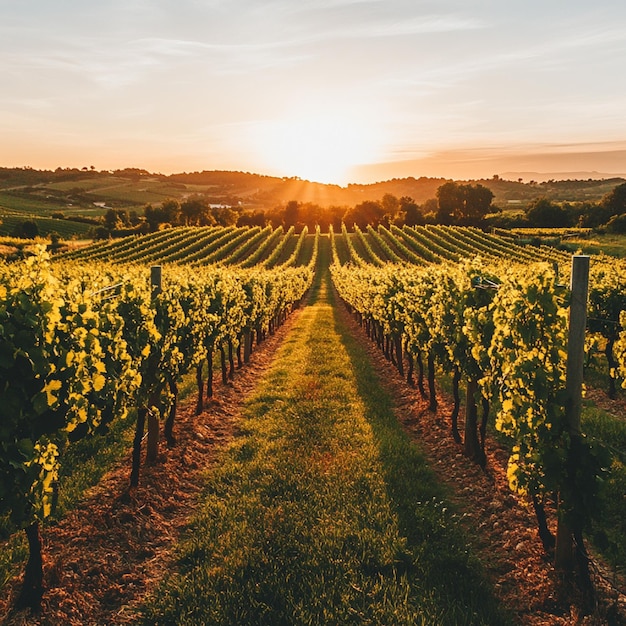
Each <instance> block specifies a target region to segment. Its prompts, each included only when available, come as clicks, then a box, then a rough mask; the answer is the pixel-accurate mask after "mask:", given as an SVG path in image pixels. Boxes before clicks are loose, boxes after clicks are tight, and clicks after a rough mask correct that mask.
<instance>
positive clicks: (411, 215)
mask: <svg viewBox="0 0 626 626" xmlns="http://www.w3.org/2000/svg"><path fill="white" fill-rule="evenodd" d="M400 211H401V213H403V216H404V217H403V220H404V223H405V224H406V225H407V226H421V225H422V224H425V222H426V220H425V219H424V216H423V215H422V212H421V211H420V208H419V207H418V206H417V203H416V202H415V200H413V198H411V197H409V196H402V198H400Z"/></svg>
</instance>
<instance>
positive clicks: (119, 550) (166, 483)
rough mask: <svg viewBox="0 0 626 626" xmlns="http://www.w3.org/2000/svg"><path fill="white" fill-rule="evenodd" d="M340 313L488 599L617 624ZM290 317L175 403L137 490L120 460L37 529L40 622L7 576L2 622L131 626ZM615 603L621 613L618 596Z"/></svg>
mask: <svg viewBox="0 0 626 626" xmlns="http://www.w3.org/2000/svg"><path fill="white" fill-rule="evenodd" d="M341 311H342V313H341V314H342V315H344V316H345V321H346V324H348V325H349V327H351V328H352V330H353V332H354V335H355V336H356V337H357V339H358V340H359V341H360V342H361V343H362V345H363V346H364V347H365V349H366V350H367V352H368V353H369V355H370V357H371V359H372V360H373V362H374V364H375V366H376V368H377V370H378V371H379V372H380V375H381V379H382V380H383V382H384V384H385V385H386V386H387V388H388V391H389V393H390V394H391V395H392V396H393V398H395V402H396V406H397V415H398V419H399V420H400V422H401V423H402V424H403V426H404V428H405V429H406V431H407V432H408V433H409V434H410V436H411V437H413V438H414V439H415V440H416V441H417V442H418V443H419V444H420V446H421V448H422V449H423V450H424V452H425V454H426V456H427V457H428V459H429V462H430V464H431V466H432V468H433V469H434V471H435V472H436V474H437V476H438V478H439V479H440V480H441V481H442V482H443V483H444V484H446V485H447V486H448V488H449V492H450V499H451V500H452V501H453V503H454V506H455V507H456V509H457V510H458V511H459V514H460V515H461V516H462V524H463V525H464V528H465V529H466V531H467V535H468V537H469V538H470V540H471V542H472V544H473V546H474V549H475V552H476V553H477V555H478V557H479V558H480V560H481V561H482V563H483V565H484V568H485V571H486V572H487V575H488V577H489V578H490V579H491V580H492V582H493V585H494V589H495V591H496V594H497V595H498V597H499V599H500V600H501V602H502V604H503V605H504V606H506V607H508V608H509V609H510V611H511V612H512V614H513V615H514V616H515V618H516V621H517V622H518V623H519V624H524V625H531V626H540V625H541V626H543V625H546V626H547V625H558V624H621V623H626V622H625V621H621V620H620V618H619V617H617V618H616V621H613V620H612V619H610V618H609V617H607V615H610V613H607V607H609V605H610V603H611V601H613V599H614V594H613V596H611V594H610V590H609V589H608V588H606V587H605V586H601V594H600V595H601V602H600V604H599V607H598V610H597V611H596V614H595V615H592V616H583V615H581V614H580V611H579V610H578V608H577V602H578V599H577V597H576V594H575V593H574V592H573V591H572V589H571V588H569V587H568V586H567V585H565V584H564V583H563V581H562V580H561V578H560V577H559V576H558V575H557V573H556V572H555V570H554V568H553V567H552V565H551V562H550V559H549V558H548V557H547V556H546V555H545V553H544V551H543V548H542V545H541V542H540V540H539V538H538V535H537V531H536V522H535V518H534V514H533V512H532V510H531V509H530V508H529V507H527V506H525V505H524V503H523V502H520V501H519V500H518V498H517V497H515V496H514V495H513V494H511V492H510V491H509V488H508V485H507V481H506V460H507V455H506V452H505V451H504V450H503V449H501V448H500V447H498V446H497V445H495V443H494V442H493V441H489V442H488V446H487V447H488V452H487V457H488V460H487V469H486V471H483V470H481V469H480V468H479V467H477V466H476V465H474V464H472V463H471V462H470V461H469V460H468V459H467V458H466V457H465V456H464V455H463V452H462V447H461V446H460V445H459V444H456V443H455V442H454V441H453V439H452V437H451V436H450V426H449V418H448V416H449V415H450V413H451V403H450V401H449V399H448V400H446V399H445V398H440V406H439V410H438V412H437V413H436V414H433V413H431V412H429V411H428V408H427V402H426V401H424V400H423V399H422V398H421V397H420V395H419V393H418V391H417V390H416V389H414V388H411V387H410V386H408V385H407V384H406V383H405V382H404V381H403V380H402V379H401V378H400V376H399V374H398V373H397V371H396V370H395V368H393V366H392V365H391V364H390V363H389V362H388V361H387V360H386V359H385V358H384V357H383V355H382V354H381V353H380V351H379V350H378V349H377V348H376V347H375V346H374V345H373V344H372V343H370V342H369V340H368V339H367V338H366V336H365V334H364V332H363V330H362V329H360V328H359V327H358V325H357V324H356V323H355V322H354V321H353V320H352V318H351V317H350V316H349V315H348V314H347V312H345V311H344V309H343V308H342V307H341ZM297 315H298V312H297V311H296V313H295V314H293V315H292V316H291V317H290V318H289V319H288V320H287V322H286V324H285V325H283V326H282V327H281V328H280V329H279V330H278V332H277V333H276V334H275V335H274V336H272V337H269V338H268V339H267V340H266V341H265V342H264V343H262V344H261V346H259V347H258V348H257V349H256V350H255V352H254V353H253V355H252V358H251V361H250V363H249V364H247V365H246V366H245V367H244V368H243V369H241V370H239V371H237V373H236V376H235V379H234V381H233V382H232V383H229V384H228V385H226V386H222V385H219V384H218V385H216V389H215V399H213V400H212V401H211V402H210V403H209V404H208V406H206V408H205V411H204V412H203V413H202V414H200V415H199V416H196V415H195V400H194V398H190V399H189V400H188V401H186V402H184V403H182V406H181V407H180V409H179V413H178V416H177V422H176V426H175V435H176V436H177V438H178V445H177V446H176V447H174V448H172V449H166V448H165V445H164V443H162V446H163V448H162V454H161V457H160V459H159V462H158V463H157V464H155V465H153V466H151V467H144V468H142V474H141V477H140V486H139V487H138V488H136V489H133V490H130V489H129V487H128V482H129V473H130V455H129V458H127V459H125V460H124V461H123V462H122V464H121V465H120V466H119V467H118V468H116V469H115V470H113V471H112V472H111V473H110V474H108V475H107V476H106V478H105V479H104V480H103V481H102V482H101V483H100V484H99V485H98V486H97V487H96V488H94V489H93V490H92V492H91V493H90V494H88V496H87V497H86V499H85V501H84V502H83V504H82V506H80V507H79V508H78V509H77V510H76V511H74V512H73V513H71V514H70V515H68V516H67V517H66V518H65V519H64V520H62V521H61V522H60V523H58V524H57V525H55V526H51V527H46V528H45V529H44V531H43V533H42V535H43V540H44V549H43V551H44V570H45V593H44V600H43V607H42V612H41V615H39V616H33V615H30V614H29V613H27V612H24V611H23V612H19V613H16V612H12V611H11V610H10V606H11V602H12V600H13V599H14V597H15V595H16V593H17V590H18V585H19V582H20V581H19V580H18V579H16V580H15V581H13V584H10V585H9V586H8V588H5V591H6V592H7V593H6V594H4V597H3V598H0V619H2V621H1V623H2V624H5V625H7V626H16V625H26V624H28V625H35V626H37V625H41V626H61V625H63V626H79V625H80V626H87V625H89V626H91V625H93V626H96V625H98V626H99V625H105V624H106V625H108V624H120V625H123V624H130V623H132V622H133V621H134V619H135V618H136V616H137V608H138V607H139V606H140V605H141V603H142V602H143V601H144V599H145V597H146V595H147V594H149V593H150V592H151V591H153V590H154V589H155V588H156V585H157V584H158V582H159V581H160V580H161V578H162V577H163V575H164V573H165V572H167V571H170V570H171V569H172V568H173V567H174V559H175V555H174V553H173V550H174V547H175V544H176V541H177V540H178V539H179V538H180V537H181V534H182V532H183V531H184V529H185V526H186V523H187V522H188V520H189V518H190V517H191V515H192V514H193V512H194V507H195V503H196V501H197V498H198V495H199V492H200V488H201V484H202V483H201V480H200V477H201V474H202V472H203V471H205V469H206V467H207V464H209V465H210V464H211V463H212V462H215V460H216V458H217V456H218V454H219V452H220V451H221V450H222V449H223V448H224V446H225V445H226V444H227V443H228V441H230V440H231V439H232V438H233V437H234V436H236V422H237V417H238V415H239V414H240V411H241V407H242V404H243V402H244V401H245V399H246V397H247V396H248V395H249V394H250V393H251V392H252V391H253V389H254V388H255V386H256V384H257V382H258V379H259V376H261V375H263V373H264V372H265V371H266V370H267V368H268V367H269V364H270V363H271V360H272V357H273V355H274V353H275V351H276V349H277V347H278V346H279V345H280V343H281V342H282V340H283V339H284V337H285V336H286V335H287V334H288V333H289V330H290V328H291V326H292V324H293V322H294V321H295V319H296V317H297ZM460 427H461V429H462V422H461V424H460ZM620 603H621V609H622V610H621V613H622V614H624V613H626V610H625V607H626V604H625V599H624V597H623V596H622V597H621V599H620Z"/></svg>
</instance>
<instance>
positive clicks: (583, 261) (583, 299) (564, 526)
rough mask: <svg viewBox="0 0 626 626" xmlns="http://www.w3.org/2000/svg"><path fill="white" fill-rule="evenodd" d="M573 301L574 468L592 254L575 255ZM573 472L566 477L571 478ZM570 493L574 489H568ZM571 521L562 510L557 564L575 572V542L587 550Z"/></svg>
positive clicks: (569, 379) (569, 385)
mask: <svg viewBox="0 0 626 626" xmlns="http://www.w3.org/2000/svg"><path fill="white" fill-rule="evenodd" d="M570 289H571V301H570V307H569V331H568V340H567V367H566V383H565V391H566V400H565V419H566V422H567V430H568V433H569V437H570V446H569V450H568V455H569V458H568V460H567V467H568V468H571V469H575V467H576V464H577V461H578V459H577V458H575V457H576V451H577V450H579V449H580V442H581V433H580V415H581V410H582V386H583V365H584V358H585V328H586V325H587V295H588V292H589V256H586V255H574V256H573V257H572V273H571V281H570ZM571 473H572V472H568V474H570V475H569V476H568V477H567V480H572V476H571ZM567 491H568V493H572V492H575V489H571V488H569V489H567ZM574 504H575V503H574V502H562V501H561V502H559V508H561V507H562V506H566V507H567V508H568V509H569V510H570V511H571V510H572V508H574V509H576V507H575V506H574ZM572 517H573V519H572V518H570V520H566V519H564V515H563V511H562V510H561V511H560V514H559V519H558V526H557V537H556V550H555V566H556V567H557V569H560V570H563V571H570V572H571V571H573V569H574V566H575V551H574V541H575V540H576V544H577V546H576V551H580V550H584V547H583V546H582V545H580V543H581V542H582V528H580V527H578V528H577V526H579V524H578V521H577V520H576V513H575V514H574V515H573V516H572Z"/></svg>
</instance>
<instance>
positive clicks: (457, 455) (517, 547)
mask: <svg viewBox="0 0 626 626" xmlns="http://www.w3.org/2000/svg"><path fill="white" fill-rule="evenodd" d="M341 310H342V313H341V314H342V316H343V317H344V320H345V322H346V324H348V325H349V326H350V327H351V328H352V330H353V334H354V336H355V337H357V338H358V340H359V342H360V343H361V344H362V346H363V347H364V348H365V350H366V351H367V352H368V354H369V356H370V358H371V359H372V361H373V363H374V364H375V366H376V368H377V371H378V372H379V373H380V378H381V380H382V383H383V385H384V386H385V387H386V388H387V390H388V392H389V393H390V394H391V395H392V397H393V398H394V399H395V405H396V414H397V417H398V420H399V421H400V423H401V424H402V425H403V427H404V429H405V430H406V432H408V433H409V435H410V436H411V437H412V438H413V439H414V440H415V441H416V442H417V443H418V444H419V445H420V448H421V449H422V450H423V452H424V453H425V455H426V457H427V458H428V460H429V463H430V466H431V467H432V469H433V470H434V472H435V474H436V475H437V478H438V479H439V480H440V481H441V482H442V483H443V484H445V485H446V486H447V487H448V488H449V491H450V494H451V495H450V499H451V500H452V502H453V503H454V505H455V508H456V510H457V511H458V512H459V515H460V516H461V521H462V525H463V527H464V528H465V529H466V531H467V535H468V539H469V541H470V542H471V544H472V546H473V548H474V551H475V553H476V554H477V556H478V558H479V559H480V561H481V562H482V564H483V566H484V569H485V571H486V573H487V575H488V577H489V579H490V580H491V581H492V583H493V585H494V589H495V592H496V594H497V596H498V598H499V599H500V601H501V602H502V604H503V606H505V607H507V608H508V609H509V610H510V611H511V612H512V613H513V615H514V618H515V620H516V621H517V622H518V623H519V624H523V625H524V626H526V625H529V626H548V625H560V624H567V625H572V624H587V625H591V624H593V625H596V624H597V625H600V624H607V625H609V624H626V596H624V594H619V593H617V592H616V591H615V590H614V589H613V588H612V586H611V585H610V584H609V583H608V582H607V581H605V580H604V578H603V577H602V576H600V575H599V571H596V572H595V576H594V583H595V585H596V588H597V590H598V592H597V596H598V597H597V602H596V604H597V606H596V609H595V611H594V612H593V614H592V615H585V614H583V612H582V611H581V610H580V608H579V607H580V606H581V604H582V603H581V598H580V597H579V594H578V593H577V592H576V590H575V589H574V588H573V587H572V586H571V585H570V584H567V583H566V582H565V580H564V578H563V577H562V576H561V575H559V574H558V573H557V572H556V571H555V568H554V567H553V565H552V557H551V556H549V555H547V554H546V552H545V551H544V549H543V546H542V543H541V540H540V538H539V534H538V532H537V522H536V517H535V513H534V511H533V509H532V506H531V505H530V504H529V503H527V502H524V501H523V500H522V499H520V498H519V497H517V496H516V495H515V494H513V493H512V492H511V490H510V489H509V486H508V480H507V477H506V468H507V461H508V453H507V451H506V450H505V449H504V448H503V447H502V446H500V445H498V443H497V442H495V441H493V440H487V443H486V455H487V464H486V469H485V470H482V469H481V468H480V467H479V466H478V465H476V464H474V463H473V462H471V461H470V460H469V459H468V458H467V457H466V456H465V455H464V454H463V445H462V444H458V443H456V442H455V441H454V439H453V438H452V435H451V422H450V415H451V414H452V407H453V404H452V401H451V398H449V397H446V396H445V395H443V394H442V393H441V392H440V391H439V392H438V403H439V406H438V409H437V412H436V413H433V412H431V411H429V410H428V401H427V400H424V399H423V398H422V397H421V396H420V393H419V391H418V390H417V389H416V388H414V387H411V386H409V385H408V384H407V383H406V381H405V380H404V379H403V378H402V377H401V376H400V374H399V373H398V371H397V369H396V367H395V366H394V365H393V364H392V363H391V362H389V361H388V360H387V359H386V358H385V356H384V355H383V353H382V352H381V350H380V349H379V348H377V346H376V345H375V344H374V343H373V342H371V341H370V340H369V339H368V338H367V336H366V334H365V331H364V330H363V329H362V328H360V327H359V326H358V324H357V323H356V321H355V320H354V319H353V318H352V317H351V316H350V315H349V314H348V313H347V311H346V310H345V309H344V308H343V307H342V308H341ZM588 395H589V394H588ZM595 395H598V396H603V397H602V404H603V406H604V408H606V410H609V411H612V412H614V413H615V412H616V411H617V414H618V415H619V414H620V410H621V409H622V406H621V404H620V402H619V401H616V403H615V404H612V403H611V401H610V400H609V399H608V397H607V396H606V394H602V393H601V392H595ZM463 429H464V420H463V407H462V408H461V413H460V415H459V431H460V432H461V433H463ZM549 513H550V512H549ZM551 513H552V523H551V524H550V526H551V530H552V532H553V533H554V532H555V531H556V527H555V526H556V520H555V517H554V511H552V512H551ZM597 567H599V568H600V570H601V571H608V569H607V568H605V567H603V566H601V565H599V564H597Z"/></svg>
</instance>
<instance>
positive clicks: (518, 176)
mask: <svg viewBox="0 0 626 626" xmlns="http://www.w3.org/2000/svg"><path fill="white" fill-rule="evenodd" d="M0 169H17V170H32V171H35V172H44V171H45V172H55V171H56V170H62V171H77V172H81V173H83V172H84V173H85V174H89V173H95V174H111V175H114V174H115V172H123V171H126V170H138V171H144V172H146V173H147V174H148V175H149V176H165V177H170V176H180V175H186V174H194V173H204V172H207V173H212V172H226V173H233V174H243V175H249V176H259V177H267V178H276V179H277V180H292V179H295V180H298V181H302V182H304V183H309V184H312V185H326V186H333V187H339V188H341V189H347V188H348V187H349V186H351V185H355V186H368V185H379V184H384V183H388V182H392V181H394V180H407V179H411V178H412V179H415V180H419V179H421V178H423V179H427V180H448V181H454V182H460V183H463V182H481V181H493V180H500V181H503V182H511V183H517V182H521V183H522V184H528V183H537V184H541V183H546V182H549V181H563V182H567V181H572V182H574V181H588V180H594V181H603V180H611V179H614V178H615V179H617V178H621V179H625V180H626V174H624V173H609V172H597V171H577V172H576V171H571V172H529V171H525V172H522V171H520V172H504V173H503V174H502V175H500V174H493V175H491V176H476V177H465V178H455V177H453V176H441V175H436V174H433V175H417V176H415V175H413V174H407V175H405V176H391V177H389V178H381V179H377V180H372V181H371V182H354V181H349V182H347V183H345V184H340V183H332V182H330V183H325V182H321V181H315V180H309V179H307V178H302V177H300V176H281V175H278V174H268V173H264V172H255V171H250V170H242V169H230V170H227V169H223V168H212V169H199V170H177V171H169V172H163V171H151V170H149V169H147V168H145V167H142V166H141V165H124V166H121V167H113V168H103V169H98V168H97V167H95V166H86V165H83V166H80V167H79V166H78V165H56V166H54V167H41V168H38V167H33V166H31V165H3V164H0Z"/></svg>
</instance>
